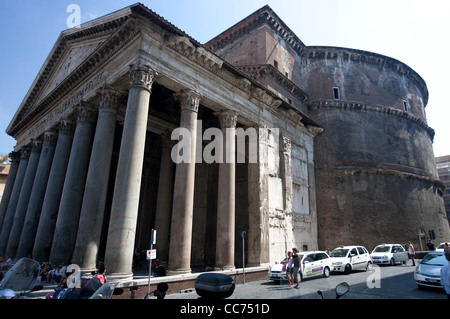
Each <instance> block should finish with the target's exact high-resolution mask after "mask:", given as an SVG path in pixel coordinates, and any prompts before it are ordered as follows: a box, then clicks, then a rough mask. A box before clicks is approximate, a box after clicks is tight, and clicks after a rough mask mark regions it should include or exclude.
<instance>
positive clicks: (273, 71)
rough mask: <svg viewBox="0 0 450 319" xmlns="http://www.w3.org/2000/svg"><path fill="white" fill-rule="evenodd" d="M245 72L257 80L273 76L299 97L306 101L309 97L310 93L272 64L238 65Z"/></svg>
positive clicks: (273, 78) (282, 85) (277, 81)
mask: <svg viewBox="0 0 450 319" xmlns="http://www.w3.org/2000/svg"><path fill="white" fill-rule="evenodd" d="M237 68H238V69H240V70H241V71H243V72H244V73H246V74H248V75H249V76H251V77H252V78H254V79H255V80H259V79H264V78H266V77H269V78H271V79H272V80H274V81H275V82H276V83H278V84H279V85H280V86H281V87H283V88H284V89H285V90H286V91H288V92H291V93H292V95H294V96H295V97H296V98H297V99H299V100H300V101H302V102H304V101H306V100H307V99H308V95H307V94H306V93H305V92H304V91H303V90H302V89H301V88H299V87H298V86H297V85H296V84H295V83H294V82H292V81H291V80H289V79H288V78H287V77H286V76H285V75H283V74H282V73H281V72H280V71H279V70H277V68H275V67H274V66H273V65H271V64H263V65H245V66H239V67H237Z"/></svg>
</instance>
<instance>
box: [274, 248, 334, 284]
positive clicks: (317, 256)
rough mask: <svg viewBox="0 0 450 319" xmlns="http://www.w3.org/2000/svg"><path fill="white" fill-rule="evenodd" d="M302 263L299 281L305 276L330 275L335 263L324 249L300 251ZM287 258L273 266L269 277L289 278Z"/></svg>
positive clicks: (275, 278) (276, 279) (275, 279)
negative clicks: (287, 275) (287, 276)
mask: <svg viewBox="0 0 450 319" xmlns="http://www.w3.org/2000/svg"><path fill="white" fill-rule="evenodd" d="M298 256H299V257H300V263H301V271H300V278H299V282H300V281H302V280H303V279H304V278H309V277H315V276H324V277H325V278H327V277H329V276H330V273H331V271H332V270H333V264H332V261H331V258H330V256H328V254H327V253H326V252H324V251H302V252H299V253H298ZM284 264H285V265H286V266H287V258H285V259H283V260H282V261H281V263H279V264H276V265H275V266H273V267H271V268H270V270H269V273H268V276H269V279H270V280H274V281H279V280H287V278H286V270H285V269H286V266H284V267H283V265H284Z"/></svg>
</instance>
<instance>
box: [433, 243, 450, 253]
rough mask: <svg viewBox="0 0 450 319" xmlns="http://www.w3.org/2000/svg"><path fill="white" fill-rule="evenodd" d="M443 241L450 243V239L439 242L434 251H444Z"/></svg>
mask: <svg viewBox="0 0 450 319" xmlns="http://www.w3.org/2000/svg"><path fill="white" fill-rule="evenodd" d="M445 243H450V241H444V242H443V243H440V244H439V245H438V246H437V247H436V251H444V246H445Z"/></svg>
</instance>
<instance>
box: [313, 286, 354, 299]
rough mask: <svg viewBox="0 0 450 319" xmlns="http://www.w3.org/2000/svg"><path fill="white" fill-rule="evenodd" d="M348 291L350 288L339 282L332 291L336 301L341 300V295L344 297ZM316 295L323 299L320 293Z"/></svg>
mask: <svg viewBox="0 0 450 319" xmlns="http://www.w3.org/2000/svg"><path fill="white" fill-rule="evenodd" d="M349 290H350V286H349V285H348V283H346V282H341V283H340V284H339V285H337V286H336V288H335V289H334V291H335V293H336V299H339V298H341V297H342V296H343V295H345V294H346V293H347V292H348V291H349ZM317 293H318V294H319V296H320V297H322V299H323V294H322V291H320V290H318V291H317Z"/></svg>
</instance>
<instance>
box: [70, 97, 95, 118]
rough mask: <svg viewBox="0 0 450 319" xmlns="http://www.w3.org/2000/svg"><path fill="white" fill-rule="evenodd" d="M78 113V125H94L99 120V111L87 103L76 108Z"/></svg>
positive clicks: (81, 103) (79, 104)
mask: <svg viewBox="0 0 450 319" xmlns="http://www.w3.org/2000/svg"><path fill="white" fill-rule="evenodd" d="M74 109H75V111H76V112H77V123H79V122H87V123H94V122H95V119H96V118H97V109H96V108H95V107H93V106H91V105H90V104H89V103H87V102H85V101H81V102H80V103H78V104H77V105H76V106H75V107H74Z"/></svg>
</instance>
